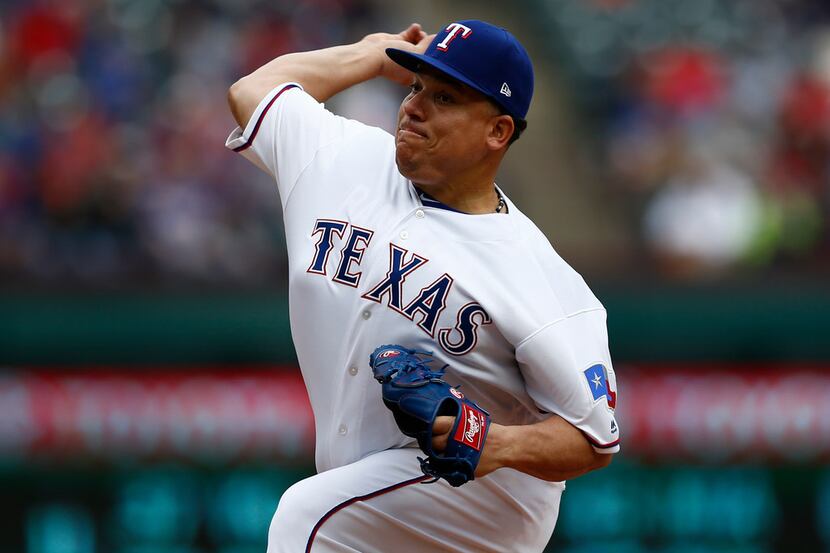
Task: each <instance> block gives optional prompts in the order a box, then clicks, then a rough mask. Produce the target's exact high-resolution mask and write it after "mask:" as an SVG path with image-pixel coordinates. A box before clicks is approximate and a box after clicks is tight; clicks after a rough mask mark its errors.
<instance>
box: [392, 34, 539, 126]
mask: <svg viewBox="0 0 830 553" xmlns="http://www.w3.org/2000/svg"><path fill="white" fill-rule="evenodd" d="M386 54H387V55H388V56H389V57H390V58H392V60H393V61H395V62H396V63H398V64H400V65H402V66H404V67H406V68H407V69H409V70H410V71H414V72H418V71H420V70H421V69H423V67H424V66H429V67H432V68H433V69H436V70H438V71H440V72H441V73H443V74H445V75H447V76H448V77H450V78H451V79H454V80H456V81H460V82H462V83H464V84H466V85H467V86H469V87H470V88H473V89H475V90H477V91H479V92H481V93H482V94H484V95H485V96H487V97H488V98H490V99H491V100H492V101H493V102H495V103H496V104H498V105H499V106H500V107H501V108H502V109H504V111H505V112H506V113H509V114H510V115H512V116H513V117H514V118H517V119H524V118H525V117H526V116H527V110H528V109H529V108H530V99H531V97H532V96H533V65H532V64H531V62H530V57H529V56H528V55H527V51H525V49H524V47H523V46H522V45H521V43H520V42H519V41H518V40H516V37H514V36H513V35H511V34H510V33H509V32H507V30H505V29H502V28H501V27H496V26H495V25H491V24H490V23H486V22H484V21H478V20H475V19H470V20H464V21H456V22H453V23H450V24H449V25H447V26H446V27H444V28H443V29H442V30H441V31H440V32H439V33H438V34H437V35H435V38H434V39H433V40H432V43H430V45H429V46H428V47H427V49H426V51H425V52H424V53H423V54H414V53H411V52H407V51H406V50H400V49H398V48H387V50H386ZM507 83H510V85H508V84H507Z"/></svg>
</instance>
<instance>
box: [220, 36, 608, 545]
mask: <svg viewBox="0 0 830 553" xmlns="http://www.w3.org/2000/svg"><path fill="white" fill-rule="evenodd" d="M375 77H384V78H387V79H391V80H393V81H395V82H399V83H402V84H405V85H407V86H409V93H408V94H407V96H406V97H405V98H404V99H403V101H402V103H401V107H400V111H399V114H398V124H397V130H396V132H395V133H394V135H390V134H388V133H387V132H385V131H383V130H380V129H378V128H373V127H369V126H366V125H363V124H361V123H359V122H357V121H353V120H349V119H345V118H343V117H339V116H337V115H334V114H332V113H331V112H329V111H327V110H326V108H325V107H324V105H323V104H322V102H325V101H326V100H327V99H328V98H330V97H331V96H333V95H334V94H337V93H338V92H340V91H342V90H344V89H346V88H348V87H350V86H352V85H355V84H357V83H360V82H363V81H366V80H369V79H372V78H375ZM532 92H533V70H532V66H531V62H530V59H529V57H528V55H527V53H526V51H525V49H524V48H523V47H522V45H521V44H520V43H519V42H518V41H517V40H516V39H515V38H514V37H513V36H512V35H511V34H510V33H508V32H507V31H505V30H504V29H500V28H498V27H495V26H493V25H490V24H488V23H485V22H482V21H476V20H468V21H458V22H453V23H450V24H448V25H446V26H445V27H443V28H442V29H441V30H440V32H438V33H437V34H436V35H435V36H434V37H432V36H427V35H426V33H425V32H424V31H423V30H422V29H421V27H420V26H419V25H417V24H413V25H411V26H410V27H409V28H407V29H406V30H405V31H403V32H401V33H399V34H385V33H378V34H372V35H369V36H367V37H365V38H364V39H363V40H361V41H359V42H357V43H355V44H349V45H343V46H336V47H333V48H327V49H323V50H317V51H310V52H302V53H293V54H288V55H284V56H281V57H279V58H277V59H275V60H273V61H271V62H269V63H267V64H265V65H264V66H262V67H261V68H259V69H257V70H256V71H254V72H253V73H252V74H250V75H248V76H246V77H244V78H242V79H241V80H239V81H238V82H237V83H235V84H234V85H233V86H232V87H231V89H230V92H229V104H230V107H231V111H232V113H233V116H234V118H235V119H236V121H237V122H238V124H239V128H237V129H236V130H234V131H233V133H232V134H231V136H230V137H229V138H228V141H227V144H226V145H227V147H228V148H230V149H232V150H234V151H236V152H240V153H241V154H242V155H243V156H245V157H246V158H247V159H249V160H250V161H252V162H253V163H255V164H256V165H258V166H259V167H260V168H261V169H263V170H264V171H266V172H268V173H269V174H270V175H272V176H273V177H274V179H275V180H276V183H277V186H278V189H279V195H280V198H281V202H282V207H283V213H284V221H285V233H286V241H287V247H288V257H289V302H290V317H291V330H292V337H293V340H294V344H295V347H296V350H297V357H298V359H299V363H300V367H301V369H302V374H303V378H304V380H305V383H306V387H307V389H308V395H309V398H310V401H311V406H312V408H313V411H314V417H315V424H316V455H315V456H316V465H317V470H318V474H317V475H315V476H313V477H310V478H308V479H306V480H303V481H301V482H298V483H297V484H295V485H294V486H292V487H291V488H289V489H288V490H287V491H286V492H285V494H284V495H283V497H282V498H281V499H280V502H279V505H278V507H277V511H276V513H275V515H274V518H273V521H272V523H271V527H270V530H269V538H268V552H269V553H277V552H292V553H295V552H298V551H314V552H334V551H337V552H341V551H352V552H353V551H360V552H389V551H395V552H396V553H405V552H410V551H412V552H417V551H465V552H468V551H476V552H483V551H501V552H505V551H510V552H519V553H524V552H539V551H542V550H543V549H544V548H545V545H546V544H547V542H548V540H549V538H550V536H551V533H552V532H553V528H554V525H555V523H556V518H557V515H558V511H559V500H560V496H561V494H562V492H563V490H564V488H565V485H564V481H565V480H567V479H569V478H573V477H576V476H578V475H580V474H583V473H585V472H587V471H590V470H593V469H597V468H600V467H603V466H605V465H607V464H608V463H609V461H610V458H611V455H610V454H612V453H615V452H616V451H618V449H619V445H618V444H619V430H618V428H617V424H616V422H615V419H614V408H615V406H616V397H617V396H616V390H617V386H616V379H615V375H614V371H613V369H612V366H611V359H610V356H609V352H608V347H607V336H606V330H605V311H604V309H603V306H602V305H601V304H600V302H599V301H598V300H597V299H596V298H595V297H594V295H593V294H592V293H591V291H590V290H589V289H588V287H587V286H586V284H585V282H584V281H583V280H582V278H581V277H580V276H579V274H577V273H576V272H575V271H574V270H573V269H571V268H570V267H569V266H568V265H567V264H566V263H565V262H564V261H563V260H562V259H561V258H560V257H559V256H558V255H557V254H556V252H555V251H554V250H553V248H552V247H551V245H550V244H549V242H548V240H547V239H546V238H545V236H544V235H543V234H542V233H541V232H540V231H539V230H538V229H537V228H536V226H534V224H533V223H532V222H531V221H530V220H529V219H528V218H527V217H525V216H524V215H523V214H522V212H521V211H519V209H518V207H516V206H515V205H514V204H513V202H511V201H510V199H509V198H508V196H507V195H506V194H505V193H504V192H503V191H502V190H501V189H500V188H499V187H498V186H497V185H496V184H495V182H494V179H495V175H496V172H497V169H498V167H499V164H500V163H501V160H502V158H503V157H504V155H505V154H506V152H507V151H508V149H509V147H510V145H511V143H512V142H513V141H514V140H515V139H516V138H517V137H518V136H519V134H520V133H521V131H522V130H523V129H524V127H525V117H526V114H527V111H528V108H529V106H530V99H531V95H532ZM380 344H402V345H404V346H406V347H407V348H413V349H417V350H424V351H431V352H432V353H433V355H434V357H435V359H436V360H437V361H438V362H440V364H442V365H443V364H447V365H448V368H447V369H446V374H445V377H446V379H447V380H448V381H451V382H452V384H460V385H461V390H463V392H464V394H466V396H467V397H469V398H473V399H474V400H475V401H476V402H477V404H478V405H479V406H481V408H482V409H485V410H486V411H487V412H489V414H490V416H491V417H492V423H491V424H489V434H488V435H487V439H486V441H485V442H484V445H483V448H482V449H481V451H480V459H479V460H478V464H477V466H476V467H475V468H474V470H475V479H474V480H472V481H470V482H468V483H466V484H464V485H463V486H459V487H452V486H450V485H449V484H448V483H447V482H446V481H445V480H443V479H442V480H438V481H437V482H432V483H427V482H429V481H433V480H434V479H432V478H429V477H428V476H425V474H424V473H423V472H422V467H421V464H420V463H421V462H420V461H419V456H421V457H423V453H422V452H421V451H420V450H419V449H418V446H417V444H416V443H414V440H413V439H412V438H410V437H407V436H406V435H404V434H403V433H402V432H401V430H400V429H399V428H398V426H397V424H396V421H395V418H394V417H393V416H392V413H390V411H389V410H388V409H386V407H385V406H384V403H383V401H381V394H380V388H379V387H378V384H377V382H376V381H375V380H374V379H373V374H372V369H371V368H369V367H368V365H367V359H368V358H369V355H370V354H372V352H373V351H374V350H375V348H376V347H377V346H378V345H380ZM386 354H388V352H384V355H386ZM459 395H460V394H459ZM459 419H460V417H459ZM456 421H457V419H456V418H455V417H453V416H450V415H445V416H438V417H437V418H436V419H434V426H433V427H432V428H433V436H434V438H433V442H432V443H433V445H434V447H435V449H436V450H438V451H440V450H441V449H442V448H443V447H446V444H447V443H448V440H450V439H452V434H451V432H450V431H451V429H452V428H453V425H454V424H455V422H456ZM476 431H478V427H476V428H475V429H473V432H476Z"/></svg>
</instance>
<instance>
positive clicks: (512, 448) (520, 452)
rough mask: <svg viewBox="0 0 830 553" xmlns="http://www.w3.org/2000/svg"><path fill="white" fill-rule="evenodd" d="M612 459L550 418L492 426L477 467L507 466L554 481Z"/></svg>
mask: <svg viewBox="0 0 830 553" xmlns="http://www.w3.org/2000/svg"><path fill="white" fill-rule="evenodd" d="M488 450H489V451H488ZM612 456H613V455H610V454H602V453H597V452H596V451H595V450H594V448H593V447H591V444H589V443H588V440H587V439H586V438H585V436H584V435H583V434H582V432H580V431H579V430H578V429H577V428H575V427H574V426H573V425H571V424H570V423H569V422H567V421H566V420H564V419H563V418H561V417H559V416H556V415H554V416H552V417H550V418H549V419H546V420H544V421H542V422H538V423H536V424H530V425H524V426H501V425H495V424H494V425H492V426H491V428H490V434H489V436H488V437H487V442H486V445H485V454H484V455H483V456H482V459H481V463H480V467H479V468H480V469H482V472H490V471H492V470H495V469H496V468H500V467H509V468H513V469H516V470H519V471H521V472H524V473H527V474H530V475H533V476H536V477H537V478H541V479H543V480H548V481H552V482H556V481H561V480H568V479H571V478H576V477H577V476H580V475H582V474H585V473H586V472H589V471H591V470H594V469H597V468H601V467H604V466H606V465H607V464H608V463H610V462H611V457H612ZM477 474H479V473H478V471H477Z"/></svg>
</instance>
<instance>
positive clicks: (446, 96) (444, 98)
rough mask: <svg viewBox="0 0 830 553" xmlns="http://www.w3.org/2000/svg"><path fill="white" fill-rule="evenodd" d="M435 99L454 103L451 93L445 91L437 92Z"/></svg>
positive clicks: (440, 101) (443, 102) (445, 102)
mask: <svg viewBox="0 0 830 553" xmlns="http://www.w3.org/2000/svg"><path fill="white" fill-rule="evenodd" d="M435 99H436V101H438V102H439V103H442V104H450V103H452V97H451V96H450V95H449V94H444V93H443V92H441V93H438V94H436V95H435Z"/></svg>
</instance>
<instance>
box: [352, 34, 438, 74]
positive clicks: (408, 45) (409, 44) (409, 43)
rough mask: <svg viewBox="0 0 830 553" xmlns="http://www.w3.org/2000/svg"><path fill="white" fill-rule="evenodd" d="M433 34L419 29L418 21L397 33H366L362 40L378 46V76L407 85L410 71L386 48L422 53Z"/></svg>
mask: <svg viewBox="0 0 830 553" xmlns="http://www.w3.org/2000/svg"><path fill="white" fill-rule="evenodd" d="M434 37H435V35H428V34H426V32H424V30H423V29H421V25H420V24H419V23H412V24H410V25H409V27H407V28H406V29H405V30H403V31H401V32H400V33H397V34H392V33H373V34H371V35H367V36H366V37H365V38H364V39H363V42H364V43H366V44H371V45H372V46H374V47H377V48H379V50H380V52H379V53H380V55H379V56H378V59H379V60H380V63H381V66H380V69H379V70H378V76H380V77H384V78H387V79H389V80H390V81H394V82H396V83H399V84H402V85H404V86H409V85H410V84H411V83H412V73H411V72H410V71H408V70H406V69H404V68H403V67H401V66H400V65H398V64H397V63H395V62H394V61H392V60H391V59H390V58H389V56H387V55H386V49H387V48H398V49H399V50H406V51H407V52H413V53H416V54H423V53H424V52H425V51H426V49H427V46H429V43H430V42H432V39H433V38H434Z"/></svg>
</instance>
